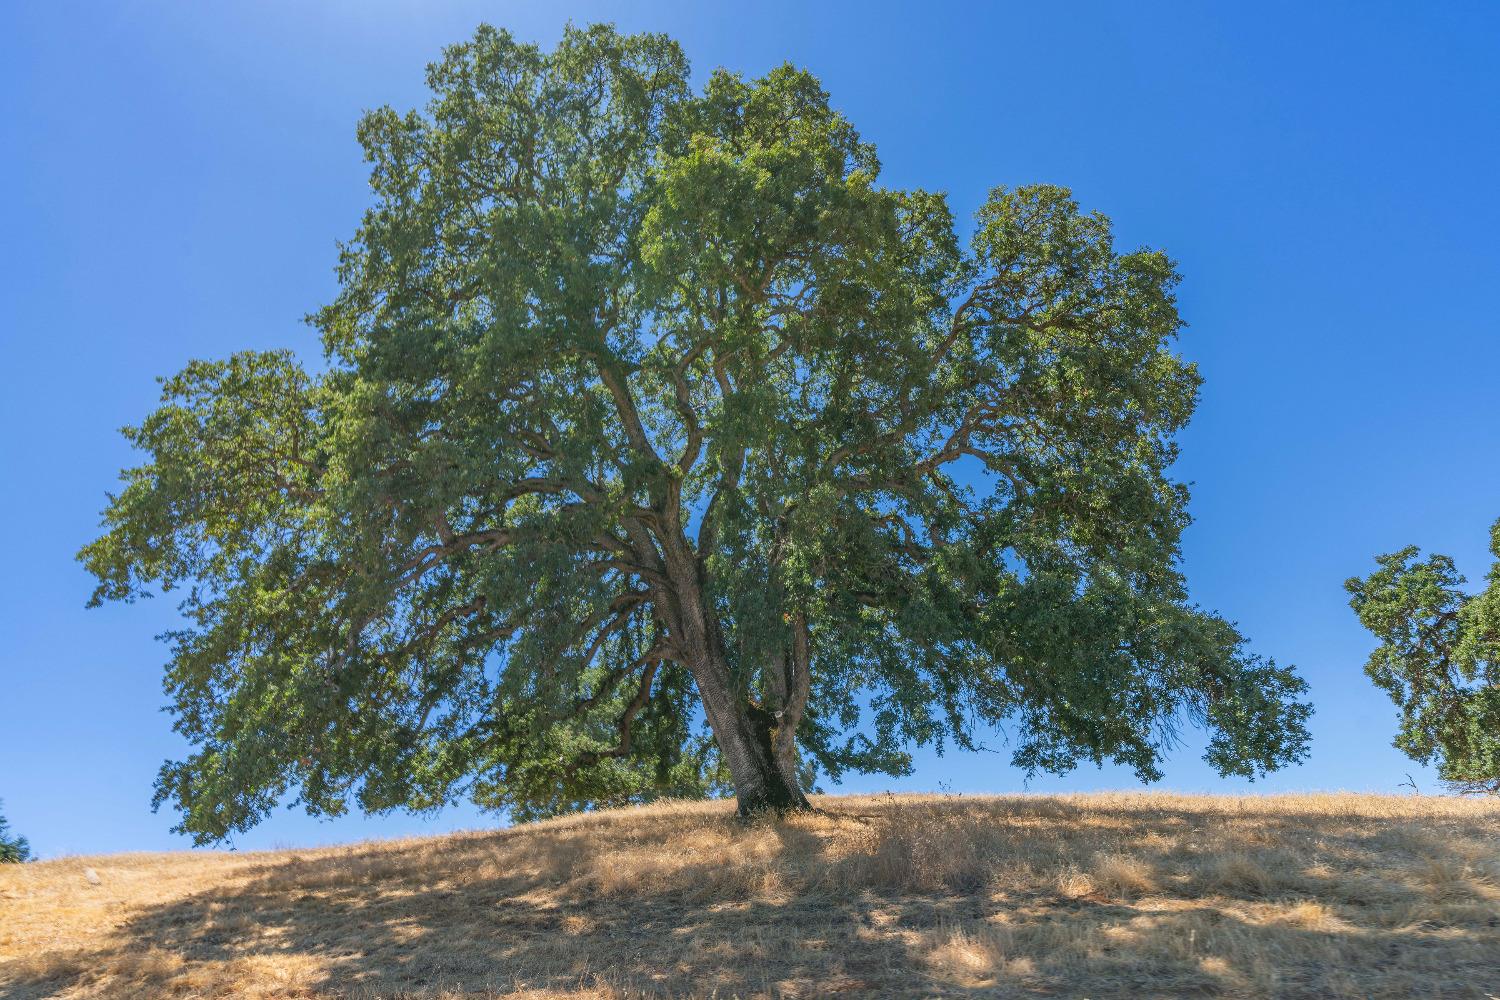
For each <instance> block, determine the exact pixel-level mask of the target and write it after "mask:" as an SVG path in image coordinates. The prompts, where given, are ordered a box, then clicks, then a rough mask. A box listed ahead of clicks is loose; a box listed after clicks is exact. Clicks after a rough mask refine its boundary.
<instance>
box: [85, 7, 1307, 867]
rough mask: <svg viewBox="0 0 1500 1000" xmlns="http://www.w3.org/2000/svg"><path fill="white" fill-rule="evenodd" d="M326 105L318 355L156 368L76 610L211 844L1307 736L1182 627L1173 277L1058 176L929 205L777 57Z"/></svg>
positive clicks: (505, 63)
mask: <svg viewBox="0 0 1500 1000" xmlns="http://www.w3.org/2000/svg"><path fill="white" fill-rule="evenodd" d="M429 83H430V86H431V89H432V91H433V95H434V96H433V99H432V101H431V103H430V105H429V106H428V108H427V109H426V112H425V113H415V112H413V113H407V114H401V113H398V112H396V111H393V110H391V109H389V108H386V109H381V110H378V111H375V112H372V113H370V114H368V115H367V116H366V117H365V118H364V119H363V121H362V122H361V124H360V127H359V139H360V141H361V143H362V144H363V146H364V149H365V153H366V156H367V157H368V159H369V161H370V162H371V163H372V164H373V169H372V173H371V184H372V186H373V188H374V193H375V199H374V205H373V207H372V208H371V209H370V210H369V211H368V213H367V214H366V216H365V218H364V221H363V224H362V225H361V227H360V229H359V231H358V233H357V235H356V236H355V238H354V239H353V240H352V241H351V242H350V243H348V244H347V245H345V246H344V248H343V253H342V256H341V262H340V266H339V277H340V281H341V289H342V290H341V292H340V294H339V295H338V297H337V299H336V300H335V301H334V302H333V303H332V304H331V305H329V306H328V307H326V308H325V309H323V310H322V311H321V312H319V313H317V314H316V317H315V322H316V325H317V327H318V328H319V329H320V330H321V332H322V336H323V345H324V351H325V358H326V361H325V364H324V365H323V366H322V367H321V368H320V369H319V371H318V372H316V373H311V372H309V371H307V370H305V369H304V368H302V367H300V366H299V364H298V363H297V361H296V360H295V359H294V358H293V356H292V355H291V354H290V353H284V352H281V353H278V352H273V353H244V354H238V355H235V356H234V357H231V358H229V359H228V360H224V361H215V362H195V363H193V364H191V365H189V366H188V367H187V368H186V369H185V370H184V371H182V372H181V373H179V374H178V375H176V376H174V377H173V378H171V379H169V380H167V381H166V382H165V391H164V395H163V401H162V406H161V408H160V409H158V410H157V411H156V412H154V413H153V414H151V415H150V416H149V417H147V418H146V420H145V421H144V422H143V423H142V424H141V425H140V426H139V427H136V428H132V429H129V430H127V432H126V433H127V435H128V437H129V438H130V440H131V441H132V442H133V443H134V444H135V445H137V446H138V447H139V448H141V449H143V450H144V451H145V453H146V454H147V455H148V460H147V462H146V464H144V465H142V466H141V467H139V468H135V469H131V470H128V471H127V472H126V473H125V474H124V478H125V487H124V489H123V491H122V492H121V493H120V494H119V495H118V496H116V497H112V498H111V500H110V503H109V507H108V509H107V511H106V512H105V528H106V529H107V532H106V534H104V535H103V537H101V538H100V539H99V540H97V541H96V542H94V543H93V544H91V545H89V546H88V547H87V548H85V549H84V551H83V553H82V558H83V560H84V561H85V563H86V564H87V565H88V567H89V568H90V569H91V570H92V571H93V572H94V573H95V574H96V575H97V577H98V579H99V581H100V584H99V588H98V591H97V592H96V594H95V600H96V601H99V600H105V599H125V600H129V599H131V598H133V597H135V596H137V595H139V594H142V593H145V592H147V591H148V590H155V589H156V588H158V587H159V588H161V589H167V590H171V589H178V590H180V592H182V593H185V595H186V596H185V599H184V601H183V604H182V608H183V611H184V613H185V616H186V627H184V628H183V629H182V630H181V631H179V632H176V633H174V634H173V635H172V636H171V637H170V638H171V647H172V657H171V662H170V664H169V666H168V673H167V687H168V690H169V692H170V695H171V698H172V708H173V710H174V712H175V714H176V717H177V727H178V729H179V730H180V731H181V732H182V733H184V734H185V735H186V736H187V737H188V739H189V740H191V741H192V742H193V743H194V744H195V745H196V752H194V753H193V754H192V755H191V756H190V757H189V758H188V759H187V760H185V761H181V762H173V763H168V764H167V765H165V766H164V767H163V769H162V772H161V775H160V780H159V784H158V792H157V794H158V802H159V803H160V802H162V801H167V802H170V803H172V804H173V805H175V806H176V807H177V808H179V809H180V810H181V812H182V815H183V817H184V818H183V829H185V830H187V831H189V832H191V833H193V834H195V835H197V836H199V837H200V838H201V839H211V838H215V837H220V836H223V835H225V834H226V833H228V832H230V831H234V830H237V829H242V828H244V827H246V826H248V825H250V824H252V823H254V822H255V821H256V820H258V819H259V818H260V817H261V816H263V815H264V814H265V812H266V811H267V810H268V809H270V808H271V807H272V806H273V805H274V804H275V803H276V802H277V801H279V800H281V799H283V798H284V797H286V796H287V795H288V794H290V793H292V792H293V791H295V793H296V794H297V795H298V796H299V797H300V800H301V802H303V803H304V804H305V805H306V807H307V808H308V809H310V810H312V811H314V812H322V813H334V812H339V811H342V810H344V809H345V808H347V806H348V804H349V803H350V801H351V800H357V801H358V803H359V804H360V805H361V806H363V807H364V808H366V809H369V810H382V809H389V808H395V807H408V808H416V809H421V808H426V807H432V806H436V805H438V804H440V803H443V802H445V801H448V800H450V799H451V798H453V797H455V796H459V795H467V796H469V797H471V798H472V799H473V800H474V801H476V802H478V803H480V804H481V805H484V806H488V807H496V808H504V809H507V810H509V811H511V813H512V814H513V815H515V816H517V817H529V816H539V815H545V814H550V813H555V812H559V811H564V810H569V809H577V808H582V807H587V806H590V805H598V804H606V803H621V802H629V801H638V800H642V799H646V798H650V797H653V796H660V795H702V794H706V793H712V792H714V791H718V790H725V789H728V788H732V789H733V791H734V793H735V794H736V795H737V796H738V800H739V805H740V808H741V809H742V810H746V811H749V810H756V809H761V808H765V807H773V808H797V807H803V806H805V804H806V799H805V798H804V789H806V788H808V787H809V782H810V781H812V780H813V778H814V776H815V774H817V773H819V772H821V773H823V774H826V775H828V776H830V777H832V778H835V779H836V778H837V777H838V776H839V775H840V774H841V773H843V772H844V771H846V770H849V769H856V770H861V771H884V772H889V773H901V772H903V771H904V770H906V769H908V768H909V766H910V758H909V756H908V751H909V748H910V747H911V746H912V745H913V744H936V745H937V746H938V747H939V748H941V747H942V746H944V745H945V744H957V745H959V746H963V747H970V746H973V745H975V743H976V742H977V741H978V740H980V739H982V738H985V736H986V734H988V733H991V732H993V731H994V730H995V728H996V727H1001V728H1002V729H1003V730H1004V738H1007V739H1008V740H1009V741H1010V742H1011V747H1012V751H1013V760H1014V761H1015V763H1017V764H1019V765H1020V766H1022V767H1024V768H1027V769H1029V770H1037V769H1046V770H1063V769H1067V768H1069V767H1072V766H1073V765H1074V764H1075V763H1076V762H1078V761H1080V760H1087V761H1095V762H1103V761H1106V760H1113V761H1118V762H1123V763H1125V764H1128V765H1130V766H1132V767H1133V768H1134V769H1135V770H1136V771H1137V772H1138V773H1139V774H1140V775H1141V777H1143V778H1147V779H1149V778H1154V777H1156V776H1157V775H1158V773H1159V763H1160V758H1161V754H1162V752H1163V750H1164V748H1166V747H1167V746H1169V745H1171V744H1172V743H1173V742H1174V740H1175V738H1176V735H1177V732H1178V727H1179V726H1180V725H1181V724H1182V723H1183V722H1185V721H1192V722H1197V723H1201V724H1204V725H1206V726H1207V728H1208V729H1209V730H1210V731H1211V734H1212V737H1211V741H1210V744H1209V749H1208V755H1207V756H1208V759H1209V760H1210V761H1211V762H1212V763H1213V765H1214V766H1215V767H1217V768H1218V769H1219V770H1220V771H1222V772H1225V773H1233V774H1242V775H1254V774H1257V773H1259V772H1261V771H1263V770H1265V769H1270V768H1274V767H1277V766H1280V765H1283V764H1285V763H1287V762H1290V761H1295V760H1297V759H1299V758H1300V757H1301V755H1302V754H1303V753H1304V750H1305V746H1306V740H1307V733H1306V730H1305V728H1304V721H1305V718H1306V716H1307V713H1308V709H1307V707H1306V706H1305V705H1303V704H1302V703H1301V702H1300V701H1299V696H1300V695H1301V693H1302V692H1303V690H1304V685H1303V683H1302V681H1301V680H1300V679H1299V678H1298V677H1297V676H1296V675H1295V674H1294V673H1293V672H1292V671H1290V670H1289V669H1287V668H1284V667H1279V666H1277V665H1275V664H1274V663H1272V662H1270V661H1266V660H1262V659H1259V658H1256V657H1254V656H1251V655H1248V654H1247V653H1246V652H1245V651H1244V649H1243V645H1244V643H1243V640H1242V638H1241V636H1240V635H1239V634H1238V633H1237V632H1236V630H1235V629H1234V627H1232V626H1231V625H1230V624H1229V623H1227V622H1226V621H1224V620H1223V619H1221V618H1219V617H1216V616H1215V615H1212V614H1209V613H1206V612H1204V611H1202V610H1200V609H1198V608H1196V607H1194V606H1192V605H1190V604H1189V603H1188V601H1187V598H1186V595H1185V590H1184V583H1183V579H1182V576H1181V574H1180V572H1179V570H1178V558H1179V553H1178V540H1179V534H1180V533H1181V531H1182V529H1183V526H1184V525H1185V524H1186V522H1187V519H1188V518H1187V514H1186V503H1187V493H1186V491H1185V489H1184V488H1183V487H1182V486H1181V485H1178V484H1176V483H1174V482H1173V481H1171V479H1170V478H1169V477H1168V474H1167V470H1168V467H1169V466H1170V464H1171V463H1172V461H1173V459H1174V456H1175V449H1174V445H1173V436H1174V434H1175V433H1176V432H1177V431H1178V430H1179V429H1180V428H1181V427H1182V426H1183V424H1184V422H1185V421H1186V420H1187V419H1188V417H1189V414H1190V413H1191V411H1192V409H1193V406H1194V403H1195V400H1196V394H1197V389H1198V384H1199V379H1198V376H1197V374H1196V372H1195V370H1194V368H1193V366H1192V365H1190V364H1187V363H1185V362H1183V361H1182V360H1181V359H1180V358H1178V357H1177V356H1176V355H1175V354H1173V353H1172V350H1171V344H1172V341H1173V339H1174V337H1175V335H1176V334H1177V332H1178V329H1179V327H1180V326H1181V321H1180V319H1179V318H1178V314H1177V311H1176V308H1175V304H1174V298H1173V288H1174V285H1175V284H1176V282H1177V274H1176V272H1175V269H1174V265H1173V263H1172V262H1171V261H1170V260H1169V259H1168V258H1167V257H1166V256H1165V255H1164V254H1162V253H1160V252H1157V251H1153V250H1137V251H1133V252H1128V253H1122V252H1119V251H1117V250H1116V249H1115V247H1114V245H1113V242H1112V239H1111V232H1110V225H1109V222H1108V220H1107V219H1105V218H1104V217H1103V216H1101V215H1098V214H1087V213H1083V212H1081V211H1080V210H1079V208H1078V206H1077V204H1076V203H1075V202H1074V201H1073V200H1072V198H1071V196H1070V194H1069V192H1068V191H1066V190H1064V189H1061V188H1056V187H1047V186H1032V187H1021V188H1014V189H1007V188H996V189H995V190H994V191H993V192H991V194H990V197H989V199H988V200H987V201H986V202H985V203H984V205H983V207H982V208H981V209H980V210H979V212H978V216H977V219H976V220H975V225H974V228H973V232H972V236H971V238H970V239H969V240H968V241H967V246H965V245H964V243H963V242H962V241H961V240H960V239H959V237H958V235H957V232H956V226H955V222H954V219H953V217H952V215H951V214H950V211H949V208H948V205H947V204H946V201H945V199H944V198H943V196H942V195H940V194H935V193H932V192H928V191H921V190H895V189H890V188H887V187H883V186H881V184H880V183H879V173H880V164H879V161H878V160H877V159H876V155H875V150H874V148H873V147H872V146H871V145H870V144H869V143H867V142H865V141H863V140H862V139H861V138H860V136H859V134H858V133H857V132H856V131H855V130H854V128H853V127H852V126H851V125H850V123H849V122H848V121H846V120H845V119H844V117H843V116H841V115H840V114H839V113H838V112H837V111H835V110H834V109H832V108H831V107H830V105H829V102H828V97H827V95H826V94H825V93H824V92H823V91H822V89H821V88H820V87H819V85H818V82H817V81H816V80H815V79H814V78H813V77H812V76H810V75H809V74H807V73H806V72H802V71H799V70H797V69H794V68H792V67H790V66H785V67H782V68H779V69H777V70H775V71H773V72H771V73H770V74H768V75H767V76H765V77H763V78H761V79H758V80H753V81H749V80H745V79H743V78H741V77H739V76H736V75H734V74H732V73H728V72H724V71H719V72H715V73H714V74H712V75H711V76H710V77H709V78H708V79H707V81H706V83H704V84H703V86H702V87H701V89H695V88H693V87H692V86H690V84H689V76H688V68H687V64H686V61H685V60H684V58H683V55H682V53H681V52H680V51H679V49H678V48H677V46H676V45H675V44H673V43H672V42H671V41H670V40H668V39H666V38H663V37H660V36H655V35H636V36H622V35H619V34H617V33H616V32H615V31H613V30H612V29H610V28H607V27H593V28H589V29H581V30H569V31H568V32H567V33H566V34H565V35H564V37H563V39H562V41H561V42H560V44H559V45H558V46H557V47H556V48H555V49H554V50H552V51H551V52H544V51H541V50H539V49H538V48H536V47H534V46H530V45H524V44H520V43H518V42H517V41H515V40H514V39H513V38H512V37H511V36H510V35H508V34H507V33H505V32H503V31H499V30H495V29H491V28H482V29H481V30H480V31H479V32H478V34H477V35H476V36H475V37H474V39H473V40H472V41H470V42H468V43H466V44H462V45H458V46H454V47H452V48H450V49H448V50H447V51H446V52H445V53H444V56H443V58H442V59H441V61H439V62H438V63H436V64H434V65H433V66H432V67H431V68H430V70H429Z"/></svg>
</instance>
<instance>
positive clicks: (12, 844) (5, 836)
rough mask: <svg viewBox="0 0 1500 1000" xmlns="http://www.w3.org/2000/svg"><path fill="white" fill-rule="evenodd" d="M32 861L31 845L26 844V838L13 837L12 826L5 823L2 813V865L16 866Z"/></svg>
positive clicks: (0, 837) (0, 815)
mask: <svg viewBox="0 0 1500 1000" xmlns="http://www.w3.org/2000/svg"><path fill="white" fill-rule="evenodd" d="M0 805H4V803H0ZM30 860H31V845H30V844H28V843H27V842H26V838H25V837H12V836H11V833H10V824H9V823H7V822H6V821H5V814H4V813H0V864H16V863H19V862H22V861H30Z"/></svg>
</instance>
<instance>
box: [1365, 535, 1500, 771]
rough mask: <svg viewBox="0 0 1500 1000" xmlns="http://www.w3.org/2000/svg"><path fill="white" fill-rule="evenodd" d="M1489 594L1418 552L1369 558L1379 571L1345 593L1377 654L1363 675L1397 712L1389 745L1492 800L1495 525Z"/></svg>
mask: <svg viewBox="0 0 1500 1000" xmlns="http://www.w3.org/2000/svg"><path fill="white" fill-rule="evenodd" d="M1490 552H1491V553H1493V554H1494V556H1495V559H1496V562H1495V564H1494V565H1493V566H1491V568H1490V572H1489V576H1488V586H1486V588H1485V589H1484V590H1483V591H1482V592H1480V593H1478V594H1469V593H1467V592H1466V591H1465V590H1464V585H1465V584H1466V583H1467V581H1466V580H1465V579H1464V577H1463V575H1462V574H1460V573H1459V572H1458V571H1457V570H1456V569H1455V568H1454V565H1453V560H1452V559H1451V558H1449V557H1448V556H1445V555H1432V556H1429V557H1428V558H1427V559H1426V560H1422V559H1421V558H1420V556H1421V551H1420V550H1419V549H1418V548H1417V547H1416V546H1408V547H1407V548H1404V549H1402V550H1401V551H1399V552H1392V553H1390V554H1389V555H1383V556H1379V557H1377V559H1376V561H1377V562H1378V563H1379V564H1380V568H1379V569H1378V570H1376V571H1375V572H1374V573H1372V574H1370V575H1369V576H1368V577H1366V578H1365V579H1359V578H1358V577H1354V578H1352V579H1350V580H1349V581H1347V582H1346V583H1345V584H1344V586H1345V588H1346V589H1347V590H1348V591H1349V594H1350V595H1351V596H1350V601H1349V604H1350V607H1352V608H1353V609H1354V613H1355V614H1356V615H1358V616H1359V620H1360V622H1361V624H1363V625H1364V626H1365V628H1367V629H1369V630H1370V631H1371V632H1373V633H1375V636H1376V638H1378V639H1379V640H1380V646H1379V647H1377V648H1376V650H1375V652H1373V653H1371V654H1370V659H1369V662H1367V663H1366V664H1365V673H1367V674H1368V675H1369V676H1370V679H1371V680H1373V681H1374V682H1375V683H1376V684H1378V685H1379V686H1380V687H1381V688H1382V689H1384V690H1385V692H1386V693H1387V694H1389V695H1390V696H1391V700H1392V701H1394V702H1395V703H1396V705H1397V706H1398V707H1399V708H1400V709H1401V729H1400V732H1399V733H1398V734H1397V736H1396V740H1395V745H1396V746H1397V747H1398V748H1400V749H1401V750H1402V751H1404V752H1405V753H1406V754H1407V755H1408V756H1410V757H1411V758H1412V759H1413V760H1416V761H1419V762H1420V763H1423V764H1433V763H1435V764H1436V765H1437V769H1438V775H1439V777H1441V778H1442V779H1443V781H1444V782H1446V783H1447V784H1448V785H1449V786H1450V787H1452V788H1453V789H1455V790H1457V791H1461V792H1490V793H1500V521H1496V522H1495V524H1494V526H1493V527H1491V529H1490Z"/></svg>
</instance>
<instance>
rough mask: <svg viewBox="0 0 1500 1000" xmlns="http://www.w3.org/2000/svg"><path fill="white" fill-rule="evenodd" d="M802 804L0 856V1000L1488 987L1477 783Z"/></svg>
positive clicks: (1380, 991) (1456, 990)
mask: <svg viewBox="0 0 1500 1000" xmlns="http://www.w3.org/2000/svg"><path fill="white" fill-rule="evenodd" d="M817 804H818V805H819V806H820V808H821V809H822V810H823V812H822V813H820V814H818V815H813V816H807V817H799V818H794V819H791V820H788V821H785V822H782V823H771V822H762V823H754V824H750V825H743V824H740V823H737V822H736V821H735V820H734V819H733V817H732V813H731V808H730V806H729V805H727V804H725V803H694V804H664V805H658V806H653V807H650V808H644V809H635V810H625V811H619V812H605V813H597V814H594V815H587V816H575V817H570V818H567V819H562V820H555V821H551V822H546V823H539V824H535V825H532V826H526V827H519V828H515V829H510V830H500V831H495V832H488V833H472V834H461V835H456V836H450V837H438V838H430V839H421V840H405V841H391V842H382V843H368V844H360V845H355V846H349V847H337V848H328V849H320V850H308V851H283V852H274V853H263V854H201V853H198V854H188V853H179V854H130V855H115V856H109V857H96V858H68V859H64V860H59V861H48V862H44V863H40V864H32V865H20V866H6V867H5V868H3V869H0V998H4V1000H23V998H25V1000H30V998H39V997H65V998H85V997H88V998H98V997H110V998H114V997H180V998H228V997H236V998H238V997H246V998H288V997H350V998H359V997H367V998H376V997H379V998H395V997H423V998H439V997H441V998H460V997H464V998H478V997H486V998H488V997H497V996H522V997H527V996H530V997H565V996H566V997H585V996H594V997H601V998H602V997H628V996H640V995H650V996H717V997H732V996H746V997H748V996H778V997H794V996H795V997H806V996H825V995H829V994H833V993H840V992H843V993H850V994H854V995H871V996H923V997H926V996H934V997H935V996H964V995H983V996H997V997H1006V996H1018V997H1020V996H1046V997H1091V998H1095V1000H1099V998H1105V997H1117V996H1131V997H1137V998H1142V997H1162V996H1268V997H1269V996H1274V997H1360V998H1374V997H1417V996H1421V997H1439V996H1451V997H1475V998H1484V997H1489V996H1500V803H1495V802H1486V801H1475V800H1461V799H1452V798H1418V797H1386V796H1360V795H1298V796H1272V797H1243V798H1233V797H1211V796H1201V797H1194V796H1178V795H1167V794H1139V795H1124V794H1101V795H1077V796H1008V797H985V798H968V797H963V798H945V797H935V796H886V797H879V798H875V797H863V798H824V799H820V800H818V803H817ZM85 868H92V869H94V870H95V871H96V872H97V875H98V883H99V884H97V885H94V884H91V883H90V882H89V881H88V880H86V878H85V877H84V874H83V872H84V869H85Z"/></svg>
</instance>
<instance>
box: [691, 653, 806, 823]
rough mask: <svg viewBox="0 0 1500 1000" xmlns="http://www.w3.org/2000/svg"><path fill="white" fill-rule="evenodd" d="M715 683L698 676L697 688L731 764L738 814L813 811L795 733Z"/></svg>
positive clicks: (724, 753)
mask: <svg viewBox="0 0 1500 1000" xmlns="http://www.w3.org/2000/svg"><path fill="white" fill-rule="evenodd" d="M705 673H712V671H705ZM724 679H725V680H727V671H726V672H725V673H724ZM717 680H718V678H716V677H713V676H709V677H702V676H700V679H699V684H698V690H699V693H700V694H701V695H702V697H703V706H704V710H705V714H706V715H707V716H708V723H709V726H710V727H712V729H713V732H714V740H715V742H717V743H718V745H719V753H720V754H722V755H723V757H724V763H725V764H727V765H728V766H729V775H730V778H731V779H732V780H733V781H734V794H735V798H736V799H737V800H738V802H739V812H740V815H741V816H750V815H753V814H755V813H762V812H768V811H770V812H778V813H784V812H793V811H797V810H803V809H811V808H812V806H811V804H810V803H808V801H807V796H806V795H804V794H803V793H802V788H801V785H800V784H799V782H798V780H797V768H796V759H797V755H796V743H795V740H796V736H795V733H794V732H792V731H791V730H790V729H789V728H786V727H783V726H781V725H779V720H778V719H777V718H776V716H775V715H774V714H773V713H771V712H767V711H766V710H765V709H762V708H759V707H756V706H754V705H748V704H745V703H744V702H742V701H741V700H740V699H738V698H736V697H735V696H734V694H733V693H732V692H731V691H730V690H729V689H728V685H727V684H720V683H716V681H717Z"/></svg>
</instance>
